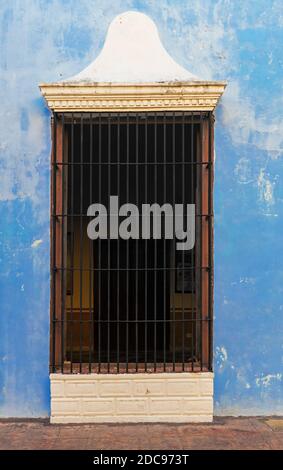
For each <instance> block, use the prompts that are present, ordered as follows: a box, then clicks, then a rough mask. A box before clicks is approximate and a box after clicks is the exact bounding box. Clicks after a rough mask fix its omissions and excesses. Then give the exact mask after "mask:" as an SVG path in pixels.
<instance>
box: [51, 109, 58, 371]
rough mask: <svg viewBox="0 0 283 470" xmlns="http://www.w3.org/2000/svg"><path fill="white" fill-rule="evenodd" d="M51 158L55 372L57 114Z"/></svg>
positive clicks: (52, 354) (53, 352) (54, 355)
mask: <svg viewBox="0 0 283 470" xmlns="http://www.w3.org/2000/svg"><path fill="white" fill-rule="evenodd" d="M52 130H53V158H52V160H53V161H52V176H53V179H52V216H53V217H52V271H51V272H52V325H51V327H52V330H51V331H52V343H51V370H52V372H56V364H55V361H56V331H57V328H56V275H57V273H56V217H57V215H56V202H57V201H56V193H57V184H56V183H57V175H56V173H57V114H56V113H53V129H52Z"/></svg>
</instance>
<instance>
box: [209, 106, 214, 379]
mask: <svg viewBox="0 0 283 470" xmlns="http://www.w3.org/2000/svg"><path fill="white" fill-rule="evenodd" d="M213 127H214V116H213V113H212V112H211V113H210V114H209V176H208V177H209V184H208V186H209V194H208V198H209V199H208V213H209V255H208V256H209V293H208V295H209V304H208V305H209V311H208V314H209V370H212V360H213V359H212V358H213V278H214V273H213V176H214V161H213V157H214V129H213Z"/></svg>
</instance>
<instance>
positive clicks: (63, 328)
mask: <svg viewBox="0 0 283 470" xmlns="http://www.w3.org/2000/svg"><path fill="white" fill-rule="evenodd" d="M61 132H62V137H61V138H62V165H61V171H62V214H61V372H62V374H63V372H64V344H65V342H64V340H65V334H64V333H65V276H66V272H65V245H66V243H65V240H66V237H65V116H64V113H62V128H61Z"/></svg>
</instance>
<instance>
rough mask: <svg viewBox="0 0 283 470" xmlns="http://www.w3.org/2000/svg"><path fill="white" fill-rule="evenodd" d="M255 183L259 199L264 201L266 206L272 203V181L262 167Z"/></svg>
mask: <svg viewBox="0 0 283 470" xmlns="http://www.w3.org/2000/svg"><path fill="white" fill-rule="evenodd" d="M257 185H258V188H259V197H260V200H261V201H264V202H265V203H266V204H267V205H268V206H270V205H273V204H274V194H273V187H274V183H272V182H271V181H270V180H269V179H268V177H267V175H266V174H265V171H264V169H263V168H262V169H261V170H260V173H259V176H258V180H257Z"/></svg>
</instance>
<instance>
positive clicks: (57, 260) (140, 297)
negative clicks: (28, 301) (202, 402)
mask: <svg viewBox="0 0 283 470" xmlns="http://www.w3.org/2000/svg"><path fill="white" fill-rule="evenodd" d="M52 149H53V150H52V185H51V193H52V223H51V270H52V281H51V361H50V369H51V372H63V373H77V372H79V373H91V372H96V373H102V372H107V373H123V372H182V371H202V370H211V369H212V308H213V258H212V255H213V250H212V247H213V206H212V190H213V188H212V186H213V115H212V113H209V112H201V113H200V112H190V113H187V112H177V111H176V112H164V113H160V112H155V113H55V114H54V115H53V146H52ZM110 195H118V197H119V201H120V204H121V205H122V204H123V203H126V202H127V203H133V204H135V205H136V206H137V207H138V208H139V207H141V204H143V203H150V204H153V203H158V204H160V206H161V205H162V204H164V203H170V204H172V205H173V206H174V204H175V203H182V204H184V205H186V204H195V232H196V233H195V246H194V248H193V249H191V250H188V251H177V250H176V242H175V240H166V239H165V237H163V238H162V239H159V240H153V239H146V240H143V239H138V240H136V239H135V240H133V239H130V240H123V239H121V238H118V239H116V240H113V239H110V237H109V236H108V238H107V239H97V240H91V239H89V238H88V237H87V224H88V222H89V220H90V217H89V216H87V209H88V207H89V205H91V204H93V203H102V204H104V205H105V206H106V207H107V206H108V200H109V196H110ZM107 217H108V221H109V217H110V215H109V214H108V216H107ZM139 218H140V217H139Z"/></svg>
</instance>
